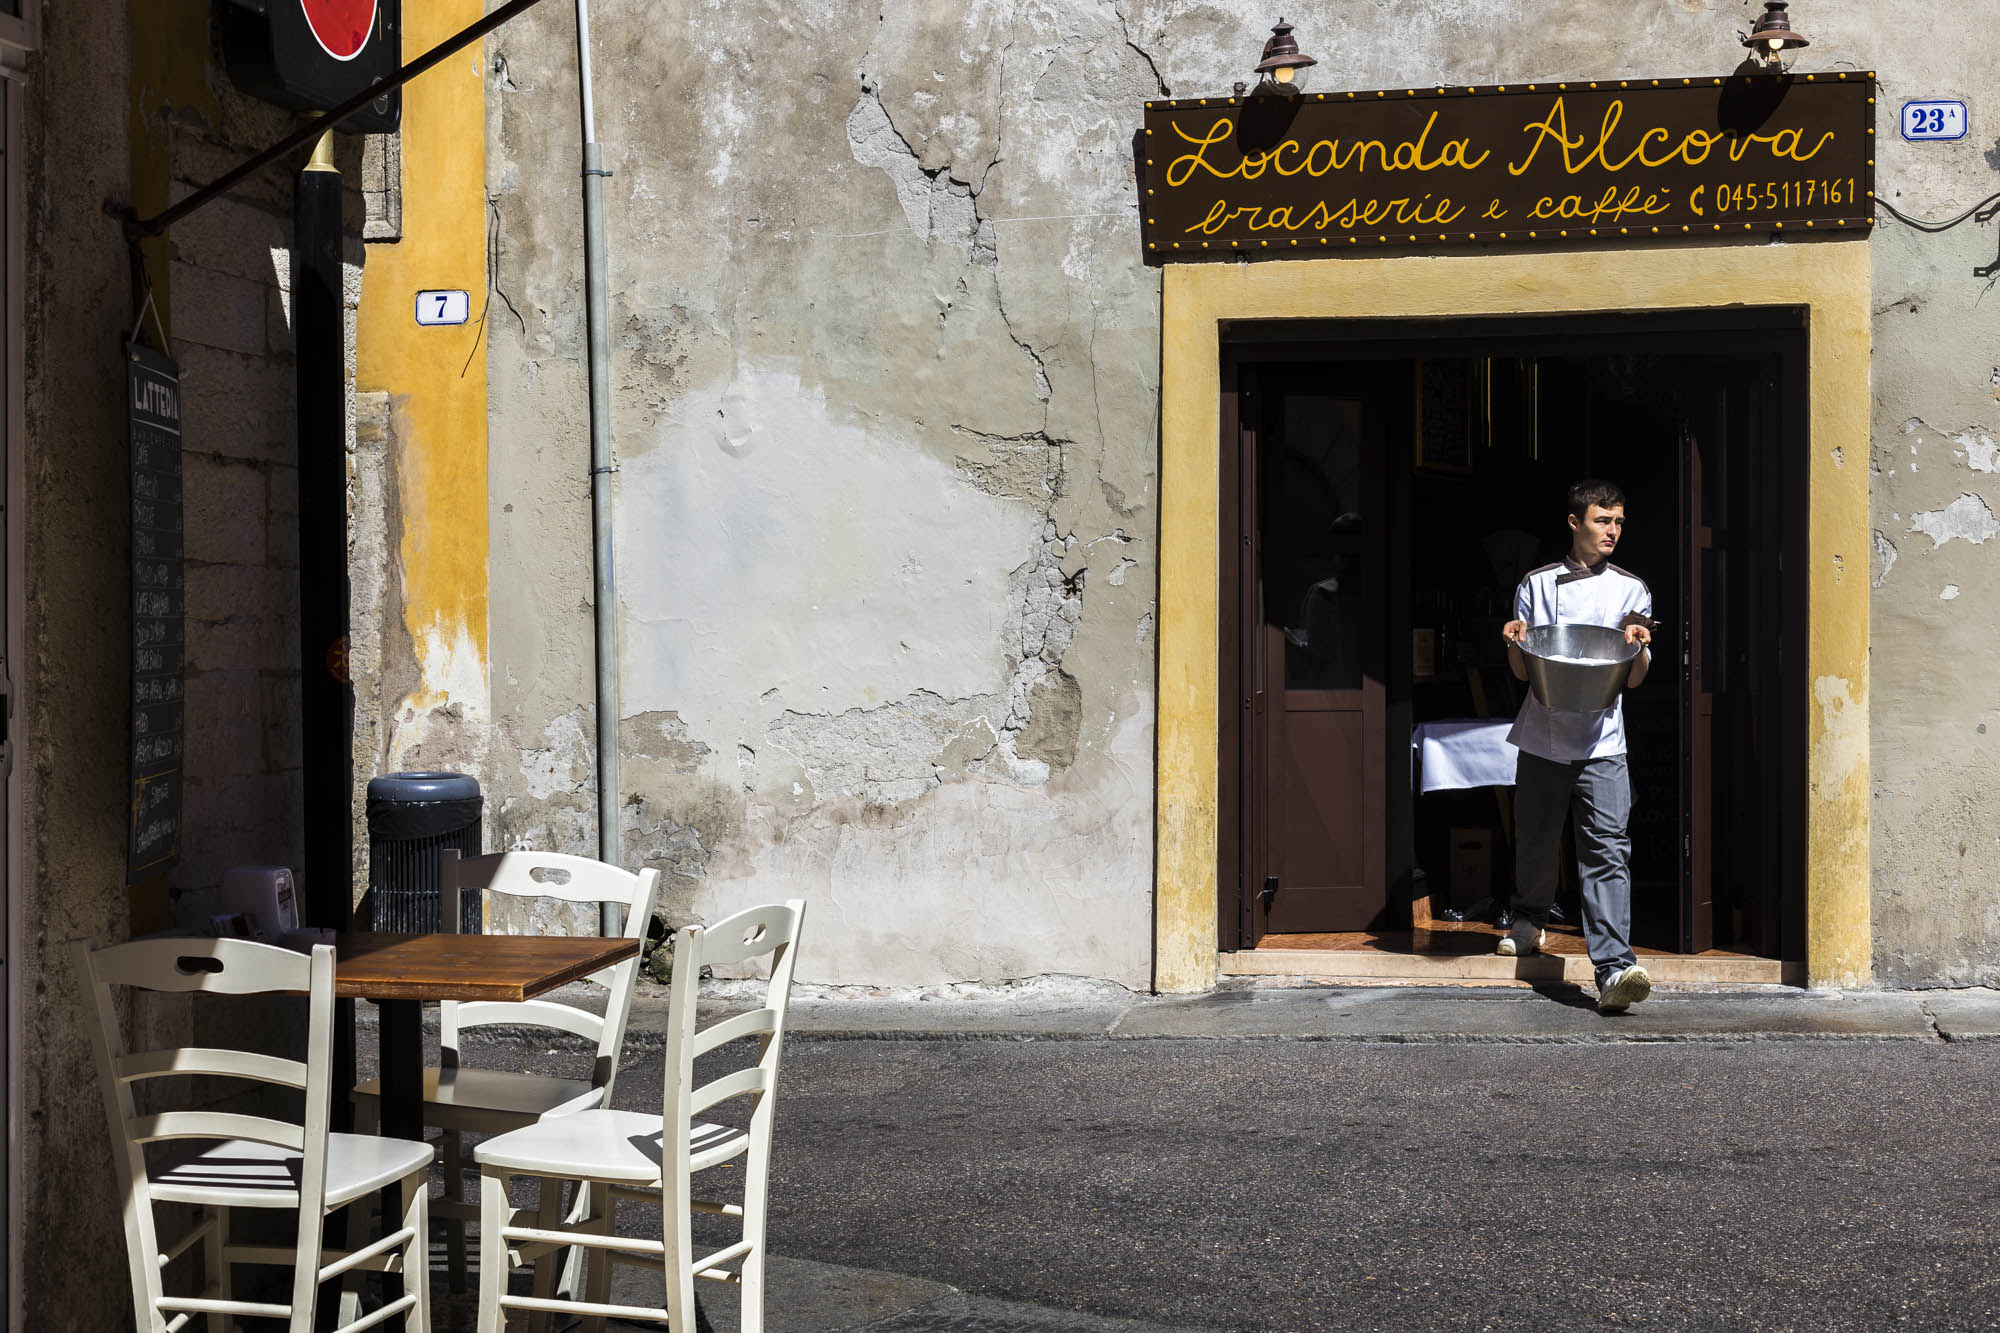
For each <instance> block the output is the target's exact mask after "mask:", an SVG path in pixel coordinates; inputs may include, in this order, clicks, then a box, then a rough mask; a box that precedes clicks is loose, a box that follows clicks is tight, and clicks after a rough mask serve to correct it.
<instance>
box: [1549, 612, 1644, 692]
mask: <svg viewBox="0 0 2000 1333" xmlns="http://www.w3.org/2000/svg"><path fill="white" fill-rule="evenodd" d="M1638 655H1639V645H1638V644H1636V643H1627V642H1625V631H1624V630H1622V629H1606V628H1605V627H1604V626H1602V625H1536V626H1534V627H1533V628H1532V629H1530V630H1529V631H1528V637H1527V639H1526V640H1524V641H1523V642H1522V644H1521V657H1522V660H1523V661H1525V662H1526V663H1527V667H1528V688H1529V689H1531V690H1533V691H1534V692H1535V697H1536V698H1537V699H1540V700H1541V701H1542V706H1543V707H1544V708H1550V709H1553V710H1555V711H1556V712H1559V713H1601V712H1603V711H1604V710H1605V709H1607V708H1609V707H1611V705H1612V704H1614V703H1616V702H1618V692H1619V691H1620V690H1622V689H1624V688H1625V678H1626V677H1627V676H1629V675H1630V674H1631V673H1632V659H1633V658H1635V657H1637V656H1638ZM1563 657H1567V658H1582V659H1586V660H1584V661H1569V662H1558V661H1551V660H1550V659H1551V658H1563Z"/></svg>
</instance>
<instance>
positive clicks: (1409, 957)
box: [1221, 949, 1806, 986]
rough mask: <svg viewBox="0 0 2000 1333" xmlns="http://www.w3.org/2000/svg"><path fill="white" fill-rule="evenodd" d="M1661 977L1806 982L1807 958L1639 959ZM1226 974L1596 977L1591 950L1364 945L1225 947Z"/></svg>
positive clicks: (1518, 980) (1380, 980) (1418, 979)
mask: <svg viewBox="0 0 2000 1333" xmlns="http://www.w3.org/2000/svg"><path fill="white" fill-rule="evenodd" d="M1639 961H1640V962H1641V963H1643V964H1645V967H1646V972H1647V973H1648V975H1650V976H1651V977H1652V978H1653V981H1654V982H1655V983H1656V984H1658V985H1663V986H1742V985H1786V986H1802V985H1804V984H1805V979H1806V978H1805V966H1804V964H1802V963H1787V962H1781V961H1779V960H1778V959H1775V958H1741V957H1728V958H1703V957H1699V956H1696V957H1688V956H1684V955H1674V954H1661V955H1654V956H1651V957H1646V958H1642V959H1640V960H1639ZM1221 968H1222V975H1223V976H1225V977H1298V978H1301V979H1304V980H1308V981H1326V982H1347V981H1365V982H1370V983H1373V984H1376V985H1418V986H1420V985H1438V984H1450V983H1457V982H1471V983H1476V984H1478V985H1482V986H1542V985H1548V984H1550V983H1552V982H1567V983H1569V984H1570V985H1574V986H1588V985H1591V984H1593V983H1594V981H1595V979H1596V978H1595V975H1594V972H1593V969H1592V968H1591V965H1590V960H1589V959H1588V958H1580V957H1573V956H1565V955H1562V954H1535V955H1532V956H1530V957H1527V958H1502V957H1501V956H1500V955H1498V954H1418V953H1385V952H1380V951H1372V950H1365V949H1243V950H1239V951H1237V952H1235V953H1225V954H1222V955H1221Z"/></svg>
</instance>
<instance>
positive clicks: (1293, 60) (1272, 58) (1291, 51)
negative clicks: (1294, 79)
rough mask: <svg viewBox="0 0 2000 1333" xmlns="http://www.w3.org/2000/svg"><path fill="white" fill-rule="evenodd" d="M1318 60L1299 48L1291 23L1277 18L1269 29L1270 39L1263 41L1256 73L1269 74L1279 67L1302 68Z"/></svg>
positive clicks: (1315, 63) (1316, 62) (1314, 63)
mask: <svg viewBox="0 0 2000 1333" xmlns="http://www.w3.org/2000/svg"><path fill="white" fill-rule="evenodd" d="M1318 63H1319V61H1317V60H1314V59H1313V58H1312V57H1311V56H1309V55H1306V54H1305V53H1304V52H1302V51H1300V50H1299V44H1298V42H1297V41H1296V40H1294V39H1293V37H1292V25H1291V24H1289V23H1287V22H1285V21H1284V20H1283V19H1279V20H1278V22H1277V24H1276V25H1275V26H1274V27H1272V29H1271V40H1270V41H1268V42H1265V43H1264V58H1263V59H1262V60H1260V61H1258V62H1257V73H1259V74H1271V73H1274V72H1275V71H1277V70H1281V69H1304V68H1305V67H1306V66H1307V65H1317V64H1318Z"/></svg>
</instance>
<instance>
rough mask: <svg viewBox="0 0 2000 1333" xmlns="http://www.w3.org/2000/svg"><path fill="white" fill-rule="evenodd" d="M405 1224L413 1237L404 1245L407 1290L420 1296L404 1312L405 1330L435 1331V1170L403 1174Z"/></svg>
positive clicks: (404, 1272) (404, 1274)
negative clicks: (432, 1329) (432, 1263)
mask: <svg viewBox="0 0 2000 1333" xmlns="http://www.w3.org/2000/svg"><path fill="white" fill-rule="evenodd" d="M403 1225H404V1226H406V1227H408V1228H410V1239H409V1242H408V1243H407V1244H405V1245H404V1246H403V1294H404V1295H405V1296H414V1297H416V1298H417V1305H416V1308H415V1309H414V1310H411V1311H410V1313H409V1314H408V1315H406V1316H404V1319H403V1333H431V1173H430V1172H429V1171H418V1172H413V1173H412V1174H410V1175H407V1176H404V1177H403Z"/></svg>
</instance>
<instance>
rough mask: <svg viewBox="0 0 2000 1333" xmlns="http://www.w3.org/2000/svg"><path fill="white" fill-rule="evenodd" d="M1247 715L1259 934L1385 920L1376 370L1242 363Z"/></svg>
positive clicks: (1381, 446)
mask: <svg viewBox="0 0 2000 1333" xmlns="http://www.w3.org/2000/svg"><path fill="white" fill-rule="evenodd" d="M1255 383H1256V388H1255V389H1254V390H1253V392H1252V396H1251V401H1252V403H1253V405H1254V406H1253V408H1252V410H1251V411H1248V412H1246V413H1245V414H1244V419H1245V420H1247V421H1250V422H1253V423H1254V427H1255V428H1254V431H1252V432H1251V433H1250V434H1249V435H1248V437H1247V438H1246V448H1245V450H1244V453H1245V458H1244V466H1245V469H1246V472H1247V473H1248V474H1249V476H1250V478H1251V480H1250V482H1249V485H1248V486H1246V489H1251V488H1254V492H1255V493H1254V496H1253V497H1252V501H1251V506H1252V511H1253V514H1254V519H1255V524H1254V529H1253V532H1254V536H1253V538H1252V542H1251V548H1252V559H1251V560H1249V561H1247V562H1246V563H1247V564H1248V565H1249V566H1250V570H1251V573H1252V575H1253V577H1252V579H1251V580H1250V582H1251V583H1252V584H1253V585H1254V586H1253V587H1252V589H1251V590H1250V594H1251V595H1250V596H1249V597H1247V598H1246V605H1247V608H1248V609H1249V610H1250V611H1251V615H1250V616H1247V617H1246V620H1247V621H1249V623H1248V624H1246V626H1245V629H1246V634H1245V640H1246V643H1245V646H1246V650H1247V658H1248V660H1246V662H1245V664H1244V665H1245V670H1244V678H1245V681H1246V683H1249V684H1251V685H1252V686H1253V687H1254V698H1253V700H1252V705H1251V708H1250V710H1249V711H1250V713H1251V720H1250V725H1249V726H1247V727H1246V728H1245V732H1246V734H1247V737H1248V740H1249V745H1248V746H1246V751H1247V752H1246V754H1245V760H1246V770H1247V771H1246V777H1249V779H1250V780H1249V782H1247V783H1246V786H1248V787H1250V788H1251V795H1252V799H1251V800H1250V801H1249V802H1248V804H1249V805H1250V806H1251V807H1252V808H1251V810H1250V812H1249V813H1250V823H1251V825H1252V827H1253V829H1254V832H1250V833H1249V836H1248V837H1247V838H1246V842H1247V843H1248V844H1250V845H1249V847H1247V848H1246V850H1248V851H1249V852H1250V853H1251V856H1250V858H1248V859H1249V860H1250V865H1249V866H1248V867H1247V868H1248V869H1249V870H1250V872H1251V874H1250V876H1249V878H1250V885H1249V887H1250V889H1251V890H1252V894H1253V896H1254V897H1255V898H1256V899H1257V904H1256V906H1255V908H1254V915H1255V917H1256V922H1255V924H1256V926H1257V927H1258V928H1259V933H1261V931H1262V930H1264V929H1268V930H1272V931H1278V932H1283V933H1297V932H1322V931H1352V930H1367V929H1371V928H1379V927H1380V926H1382V925H1383V924H1384V917H1385V915H1386V909H1387V899H1388V891H1387V890H1388V886H1387V882H1386V881H1387V875H1386V841H1387V827H1386V810H1385V795H1386V793H1385V789H1384V781H1383V777H1384V774H1385V773H1386V771H1387V767H1388V752H1387V741H1388V737H1387V734H1386V722H1385V703H1386V699H1385V691H1384V688H1383V685H1384V672H1383V669H1382V667H1383V648H1384V642H1383V641H1384V637H1385V636H1384V632H1383V630H1384V595H1385V586H1384V585H1385V568H1384V564H1385V560H1384V557H1385V553H1386V545H1385V541H1384V537H1385V532H1384V529H1385V523H1384V518H1385V515H1384V485H1383V479H1384V471H1385V466H1386V455H1387V450H1386V447H1385V445H1386V438H1385V437H1386V427H1385V418H1384V410H1383V408H1384V398H1385V395H1384V394H1383V392H1382V389H1381V386H1380V385H1379V383H1370V382H1367V381H1363V380H1359V379H1355V378H1348V377H1339V376H1335V375H1333V374H1331V373H1330V372H1328V371H1327V370H1325V369H1314V368H1310V367H1264V368H1261V369H1260V370H1259V371H1258V373H1257V374H1256V376H1255Z"/></svg>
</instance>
